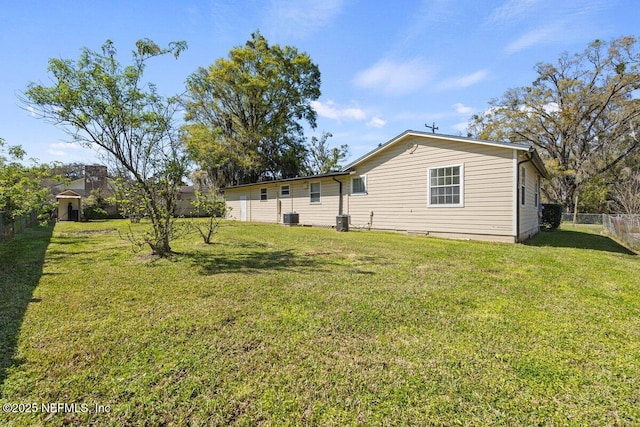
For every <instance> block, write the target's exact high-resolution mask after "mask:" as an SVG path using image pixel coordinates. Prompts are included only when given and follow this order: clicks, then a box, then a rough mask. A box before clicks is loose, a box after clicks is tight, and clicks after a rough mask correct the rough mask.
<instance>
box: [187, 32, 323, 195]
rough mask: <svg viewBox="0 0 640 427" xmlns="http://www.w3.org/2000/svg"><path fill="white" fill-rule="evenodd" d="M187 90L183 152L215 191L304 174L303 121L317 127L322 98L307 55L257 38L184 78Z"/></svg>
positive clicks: (252, 36) (315, 73)
mask: <svg viewBox="0 0 640 427" xmlns="http://www.w3.org/2000/svg"><path fill="white" fill-rule="evenodd" d="M187 90H188V99H187V101H186V103H185V105H186V111H187V114H186V121H187V123H188V124H187V126H186V127H185V129H186V131H187V132H186V138H185V140H186V145H187V147H188V149H189V152H190V153H191V154H192V156H193V157H194V158H195V160H196V161H197V162H198V163H199V164H200V166H201V167H202V168H203V169H205V170H206V171H207V172H208V174H209V177H211V179H212V180H213V181H214V182H215V183H216V184H217V185H228V184H232V183H246V182H252V181H256V180H258V179H263V178H288V177H294V176H296V175H301V174H303V172H304V162H305V157H306V155H307V151H306V148H305V139H304V132H303V122H306V123H307V124H308V125H309V126H310V127H311V128H315V126H316V112H315V111H314V110H313V108H312V107H311V101H314V100H316V99H318V97H319V96H320V71H319V70H318V67H317V65H316V64H314V63H313V62H312V61H311V58H310V57H309V55H307V54H306V53H300V52H298V50H297V49H296V48H294V47H290V46H284V47H281V46H279V45H277V44H275V45H270V44H269V43H268V42H267V40H266V39H265V38H264V37H263V36H262V35H261V34H260V33H259V32H255V33H253V34H252V35H251V39H250V40H248V41H247V42H246V44H245V45H244V46H238V47H235V48H233V49H232V50H231V51H230V52H229V55H228V58H226V59H224V58H220V59H218V60H217V61H216V62H215V63H214V64H213V65H211V66H209V67H208V68H200V69H199V70H198V71H196V72H195V73H193V74H192V75H190V76H189V77H188V79H187Z"/></svg>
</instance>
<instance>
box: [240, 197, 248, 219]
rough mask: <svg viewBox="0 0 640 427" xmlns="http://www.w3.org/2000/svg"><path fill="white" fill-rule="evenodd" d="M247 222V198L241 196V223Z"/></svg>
mask: <svg viewBox="0 0 640 427" xmlns="http://www.w3.org/2000/svg"><path fill="white" fill-rule="evenodd" d="M246 220H247V196H240V221H246Z"/></svg>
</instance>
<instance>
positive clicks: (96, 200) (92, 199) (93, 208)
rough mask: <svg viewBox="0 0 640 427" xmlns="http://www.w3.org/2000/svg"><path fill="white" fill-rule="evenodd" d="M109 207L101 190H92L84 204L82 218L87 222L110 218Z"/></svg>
mask: <svg viewBox="0 0 640 427" xmlns="http://www.w3.org/2000/svg"><path fill="white" fill-rule="evenodd" d="M108 207H109V203H108V202H107V200H106V199H105V198H104V197H103V196H102V191H101V190H100V189H95V190H91V193H90V194H89V196H88V197H87V198H86V200H85V201H84V203H83V206H82V216H83V217H84V219H87V220H92V219H105V218H107V217H108V216H109V213H108V212H107V208H108Z"/></svg>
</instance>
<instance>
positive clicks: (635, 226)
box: [602, 214, 640, 251]
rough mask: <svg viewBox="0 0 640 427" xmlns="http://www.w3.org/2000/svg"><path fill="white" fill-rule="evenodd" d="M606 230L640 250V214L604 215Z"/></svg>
mask: <svg viewBox="0 0 640 427" xmlns="http://www.w3.org/2000/svg"><path fill="white" fill-rule="evenodd" d="M602 218H603V224H602V225H603V227H604V230H605V232H607V233H609V234H610V235H611V236H613V237H615V238H616V239H617V240H619V241H620V242H622V243H623V244H625V245H627V246H628V247H630V248H631V249H633V250H636V251H637V250H640V215H606V214H605V215H602Z"/></svg>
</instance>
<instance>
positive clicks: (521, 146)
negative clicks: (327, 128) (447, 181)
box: [342, 130, 548, 178]
mask: <svg viewBox="0 0 640 427" xmlns="http://www.w3.org/2000/svg"><path fill="white" fill-rule="evenodd" d="M415 136H418V137H425V138H431V139H438V140H441V141H454V142H464V143H468V144H479V145H489V146H493V147H503V148H510V149H512V150H517V151H525V152H529V153H531V154H532V161H533V163H534V164H535V166H536V168H537V169H538V170H539V171H540V173H541V174H542V176H544V177H545V178H546V177H547V176H548V172H547V170H546V169H545V167H544V163H543V162H542V159H540V156H539V155H538V153H537V152H536V150H535V148H534V147H533V146H532V145H531V144H526V143H512V142H501V141H489V140H486V139H475V138H467V137H463V136H453V135H442V134H439V133H431V132H422V131H415V130H406V131H404V132H402V133H401V134H400V135H398V136H396V137H394V138H392V139H391V140H389V141H387V142H385V143H384V144H380V145H378V146H377V147H376V148H375V149H373V150H371V151H370V152H368V153H367V154H365V155H364V156H362V157H359V158H358V159H356V160H354V161H353V162H351V163H349V164H348V165H347V166H345V167H344V168H342V170H343V171H348V170H350V169H352V168H353V167H354V166H356V165H358V164H360V163H362V162H363V161H365V160H367V159H369V158H371V157H372V156H374V155H376V154H378V153H379V152H381V151H384V150H386V149H387V148H389V147H391V146H393V145H395V144H396V143H398V142H400V141H402V140H404V139H406V138H409V137H415Z"/></svg>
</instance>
